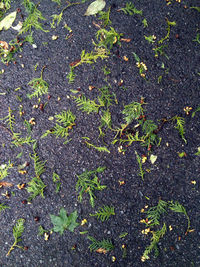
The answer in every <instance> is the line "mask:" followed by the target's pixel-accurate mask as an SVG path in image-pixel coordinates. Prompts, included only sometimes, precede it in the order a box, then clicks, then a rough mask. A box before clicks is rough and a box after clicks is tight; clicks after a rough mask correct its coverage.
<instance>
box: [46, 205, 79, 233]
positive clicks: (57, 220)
mask: <svg viewBox="0 0 200 267" xmlns="http://www.w3.org/2000/svg"><path fill="white" fill-rule="evenodd" d="M50 218H51V222H52V223H53V225H54V227H53V231H54V232H59V233H60V234H61V235H62V234H63V232H64V231H65V230H66V229H68V230H69V231H71V232H73V231H74V229H75V228H76V227H77V226H78V225H79V224H78V223H77V222H76V219H77V218H78V215H77V211H74V212H72V213H71V214H70V215H69V217H68V216H67V212H66V210H65V209H64V208H61V209H60V213H59V216H56V215H52V214H50Z"/></svg>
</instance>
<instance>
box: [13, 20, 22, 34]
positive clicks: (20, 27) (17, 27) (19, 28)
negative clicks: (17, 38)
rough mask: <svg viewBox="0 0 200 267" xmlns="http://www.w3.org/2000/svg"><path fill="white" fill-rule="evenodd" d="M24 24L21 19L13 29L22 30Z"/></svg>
mask: <svg viewBox="0 0 200 267" xmlns="http://www.w3.org/2000/svg"><path fill="white" fill-rule="evenodd" d="M22 25H23V23H22V22H21V21H19V23H18V24H17V25H16V26H14V27H11V28H12V29H13V30H15V31H18V32H19V31H21V29H22Z"/></svg>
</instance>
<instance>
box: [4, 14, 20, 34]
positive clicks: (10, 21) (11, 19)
mask: <svg viewBox="0 0 200 267" xmlns="http://www.w3.org/2000/svg"><path fill="white" fill-rule="evenodd" d="M16 14H17V11H14V12H12V13H10V14H9V15H8V16H6V17H5V18H4V19H3V20H2V21H1V22H0V31H2V30H3V29H4V30H8V29H9V28H10V27H11V26H12V24H13V22H14V21H15V18H16Z"/></svg>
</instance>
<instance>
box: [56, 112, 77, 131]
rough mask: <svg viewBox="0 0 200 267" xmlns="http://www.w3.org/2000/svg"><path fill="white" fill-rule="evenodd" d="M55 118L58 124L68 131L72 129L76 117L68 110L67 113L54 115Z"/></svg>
mask: <svg viewBox="0 0 200 267" xmlns="http://www.w3.org/2000/svg"><path fill="white" fill-rule="evenodd" d="M55 118H56V121H57V122H58V123H60V124H63V126H64V127H67V128H69V129H72V127H73V126H74V125H75V123H74V121H75V119H76V116H75V115H74V114H73V113H72V112H71V110H70V109H69V110H68V111H67V112H66V111H62V112H61V113H59V114H57V115H55Z"/></svg>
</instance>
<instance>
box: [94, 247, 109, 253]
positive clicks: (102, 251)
mask: <svg viewBox="0 0 200 267" xmlns="http://www.w3.org/2000/svg"><path fill="white" fill-rule="evenodd" d="M96 252H97V253H103V254H106V253H107V250H106V249H103V248H98V249H97V250H96Z"/></svg>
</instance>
